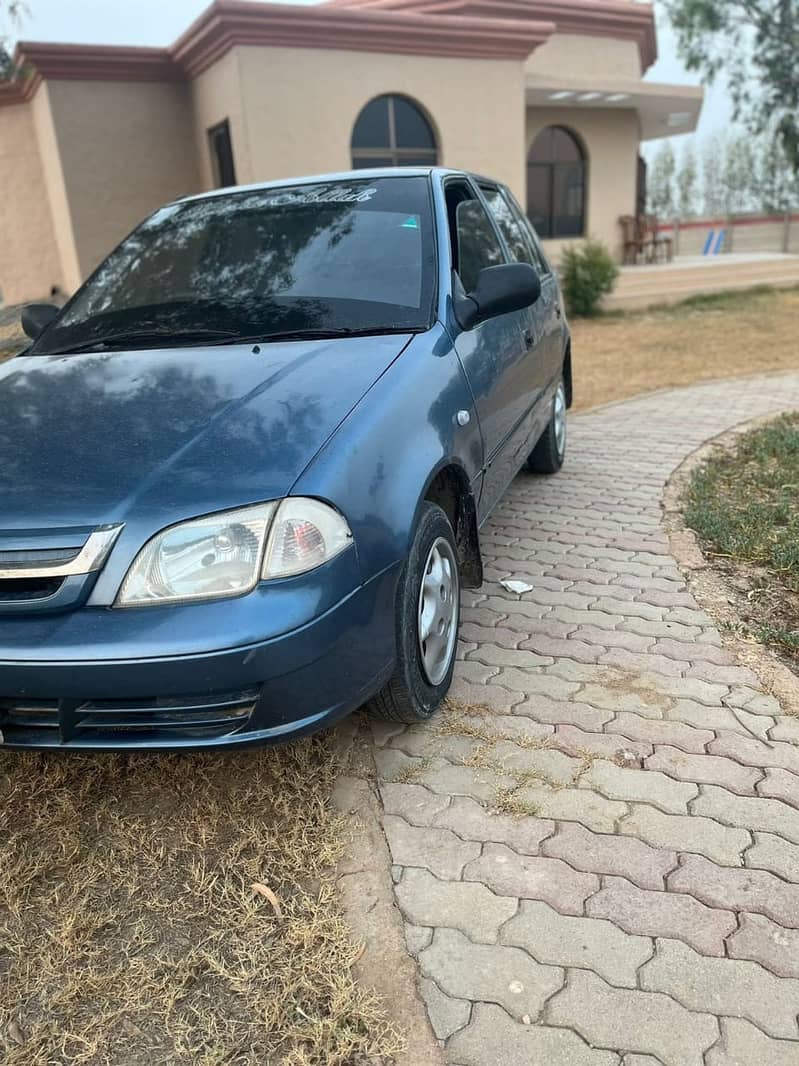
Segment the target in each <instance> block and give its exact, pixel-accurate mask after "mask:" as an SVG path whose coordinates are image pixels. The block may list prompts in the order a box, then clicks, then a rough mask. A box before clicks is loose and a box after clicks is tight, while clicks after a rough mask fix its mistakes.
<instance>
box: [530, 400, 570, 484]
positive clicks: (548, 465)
mask: <svg viewBox="0 0 799 1066" xmlns="http://www.w3.org/2000/svg"><path fill="white" fill-rule="evenodd" d="M565 458H566V386H565V385H564V383H563V379H561V381H560V383H559V384H558V388H557V391H556V392H555V396H554V397H553V400H552V413H551V415H550V419H549V423H548V425H547V428H546V429H545V430H544V433H543V435H542V437H541V439H540V440H539V442H538V444H536V446H535V448H533V450H532V452H531V453H530V457H529V459H528V460H527V469H528V470H530V471H532V473H534V474H557V472H558V471H559V470H560V468H561V467H562V466H563V460H564V459H565Z"/></svg>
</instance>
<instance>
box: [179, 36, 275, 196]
mask: <svg viewBox="0 0 799 1066" xmlns="http://www.w3.org/2000/svg"><path fill="white" fill-rule="evenodd" d="M240 52H241V49H239V48H233V49H231V50H230V51H229V52H227V53H226V54H225V55H224V56H223V57H222V58H221V59H220V60H218V61H217V62H216V63H214V64H213V65H212V66H210V67H209V68H208V70H205V71H203V73H202V74H200V75H199V76H198V77H196V78H195V79H194V81H193V82H192V83H191V89H190V93H191V100H192V107H193V122H194V140H195V148H196V152H197V158H198V160H199V168H200V180H201V182H202V187H203V189H212V188H213V187H214V186H215V185H216V180H215V176H214V173H213V166H212V164H211V152H210V147H209V144H208V130H209V129H211V127H213V126H217V125H218V124H219V123H220V122H224V120H225V119H227V120H228V122H229V124H230V139H231V142H232V145H233V159H234V162H235V166H236V180H237V181H238V183H239V184H240V185H246V184H247V183H248V182H252V181H254V180H255V178H254V177H253V171H252V166H251V164H250V144H249V138H248V136H247V129H246V126H245V121H244V99H243V97H242V88H241V75H240V62H239V57H240ZM257 103H258V101H256V104H257ZM262 180H263V179H262Z"/></svg>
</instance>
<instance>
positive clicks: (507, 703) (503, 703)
mask: <svg viewBox="0 0 799 1066" xmlns="http://www.w3.org/2000/svg"><path fill="white" fill-rule="evenodd" d="M461 665H466V664H465V663H463V664H459V665H458V666H456V668H455V677H454V678H453V681H452V688H451V689H450V690H449V699H451V700H458V701H459V702H460V703H463V704H465V705H466V706H474V707H480V706H484V707H490V708H491V709H492V710H497V711H503V712H506V713H509V712H510V711H511V710H512V709H513V707H514V706H515V704H517V703H519V702H520V700H521V699H522V698H523V697H522V695H521V693H518V692H511V691H510V689H507V688H501V687H500V686H499V685H485V684H475V683H473V682H471V681H467V680H466V679H465V678H462V677H459V676H458V671H459V669H460V667H461Z"/></svg>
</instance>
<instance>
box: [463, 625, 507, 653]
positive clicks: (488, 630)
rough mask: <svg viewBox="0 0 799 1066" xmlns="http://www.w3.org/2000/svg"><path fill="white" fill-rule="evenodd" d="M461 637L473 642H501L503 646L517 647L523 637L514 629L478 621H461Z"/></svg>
mask: <svg viewBox="0 0 799 1066" xmlns="http://www.w3.org/2000/svg"><path fill="white" fill-rule="evenodd" d="M460 638H461V640H464V641H469V642H471V643H473V644H484V643H488V644H499V645H500V646H501V647H503V648H515V647H516V646H517V645H518V643H519V641H520V640H521V639H522V638H521V636H520V634H519V633H517V632H516V631H515V630H513V629H507V628H504V627H502V626H499V625H482V624H480V623H477V622H461V628H460Z"/></svg>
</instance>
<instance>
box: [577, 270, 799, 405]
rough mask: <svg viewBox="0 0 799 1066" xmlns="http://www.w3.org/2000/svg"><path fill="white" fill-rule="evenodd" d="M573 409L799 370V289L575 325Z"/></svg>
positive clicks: (702, 299)
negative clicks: (696, 384)
mask: <svg viewBox="0 0 799 1066" xmlns="http://www.w3.org/2000/svg"><path fill="white" fill-rule="evenodd" d="M571 327H572V348H573V359H574V393H575V409H576V410H585V409H586V408H589V407H596V406H598V405H599V404H604V403H610V402H612V401H614V400H623V399H626V398H628V397H630V396H636V395H638V394H639V393H642V392H651V391H652V390H654V389H664V388H670V387H673V386H677V385H690V384H692V383H693V382H695V381H706V380H710V379H713V378H726V377H736V376H740V375H745V374H757V373H764V372H766V371H772V370H789V369H795V368H797V367H799V343H798V342H797V335H799V290H795V289H790V290H787V291H785V290H783V291H777V290H774V289H757V290H751V291H749V292H736V293H726V294H722V295H719V296H706V297H696V298H694V299H693V300H690V301H687V302H686V303H684V304H678V305H676V306H675V307H671V308H662V309H659V310H654V311H641V312H632V313H629V314H612V315H607V316H606V317H601V318H597V319H590V320H588V319H582V320H575V321H573V322H572V323H571Z"/></svg>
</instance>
